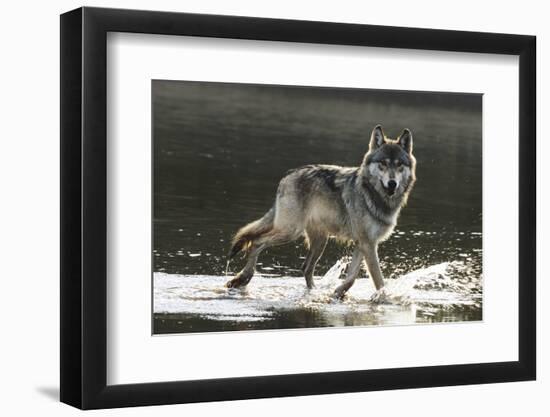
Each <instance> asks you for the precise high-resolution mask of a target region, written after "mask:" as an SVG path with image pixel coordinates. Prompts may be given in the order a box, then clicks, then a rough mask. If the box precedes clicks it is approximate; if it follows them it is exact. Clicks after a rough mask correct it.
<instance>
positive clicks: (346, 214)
mask: <svg viewBox="0 0 550 417" xmlns="http://www.w3.org/2000/svg"><path fill="white" fill-rule="evenodd" d="M412 145H413V137H412V133H411V132H410V131H409V130H408V129H405V130H404V131H403V133H401V135H400V136H399V137H398V138H397V139H396V140H391V139H388V138H387V137H386V136H385V134H384V131H383V129H382V127H381V126H380V125H378V126H376V127H375V128H374V129H373V131H372V133H371V140H370V146H369V150H368V152H367V154H366V155H365V157H364V158H363V162H362V164H361V166H359V167H340V166H335V165H308V166H305V167H302V168H298V169H294V170H291V171H289V172H288V173H287V174H286V176H285V177H284V178H283V179H282V180H281V181H280V183H279V187H278V189H277V197H276V200H275V204H274V206H273V207H272V208H271V209H270V210H269V211H268V212H267V213H266V214H265V215H264V216H263V217H262V218H261V219H259V220H256V221H254V222H252V223H249V224H247V225H246V226H244V227H243V228H241V229H240V230H239V231H238V232H237V234H236V235H235V237H234V238H233V244H232V248H231V252H230V258H232V257H233V256H235V255H236V254H237V253H239V252H241V251H245V252H246V254H247V262H246V265H245V267H244V268H243V269H242V270H241V271H240V272H239V273H238V274H237V275H236V276H235V277H234V278H233V279H231V280H230V281H228V282H227V284H226V286H227V287H241V286H244V285H246V284H248V282H249V281H250V279H251V278H252V276H253V275H254V272H255V266H256V262H257V260H258V256H259V254H260V253H261V252H262V251H263V250H264V249H265V248H267V247H270V246H276V245H282V244H285V243H288V242H292V241H294V240H296V239H298V238H300V237H302V236H304V237H305V238H306V244H307V245H308V248H309V251H308V254H307V256H306V260H305V262H304V264H303V265H302V270H303V271H304V275H305V279H306V284H307V286H308V288H312V287H313V285H314V283H313V272H314V269H315V265H316V264H317V262H318V260H319V258H320V257H321V255H322V254H323V251H324V249H325V246H326V243H327V241H328V238H329V237H330V236H333V237H336V238H337V239H339V240H341V241H346V242H353V243H354V244H355V249H354V254H353V259H352V262H351V265H350V267H349V268H348V272H347V277H346V279H345V280H344V282H343V283H342V284H341V285H340V286H339V287H338V288H337V289H336V290H335V293H334V294H335V296H336V297H338V298H340V297H342V296H343V295H344V294H345V293H346V291H347V290H348V289H349V288H351V286H352V285H353V283H354V281H355V279H356V277H357V275H358V274H359V271H360V269H361V268H360V266H361V264H362V262H363V260H365V261H366V264H367V268H368V270H369V275H370V277H371V278H372V279H373V281H374V285H375V286H376V288H377V289H380V288H382V287H383V285H384V280H383V276H382V272H381V270H380V264H379V261H378V243H380V242H381V241H383V240H385V239H387V238H388V237H389V236H390V234H391V233H392V231H393V229H394V227H395V225H396V223H397V218H398V216H399V212H400V210H401V208H402V207H403V206H404V205H405V204H406V202H407V198H408V196H409V193H410V191H411V189H412V187H413V185H414V182H415V181H416V177H415V168H416V160H415V158H414V156H413V154H412Z"/></svg>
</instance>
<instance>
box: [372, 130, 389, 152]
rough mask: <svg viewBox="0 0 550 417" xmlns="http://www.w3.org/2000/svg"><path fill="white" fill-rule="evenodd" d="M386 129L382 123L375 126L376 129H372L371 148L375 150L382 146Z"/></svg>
mask: <svg viewBox="0 0 550 417" xmlns="http://www.w3.org/2000/svg"><path fill="white" fill-rule="evenodd" d="M385 137H386V135H384V131H383V130H382V126H381V125H376V126H374V129H372V133H371V135H370V145H369V149H371V150H374V149H376V148H378V147H380V146H382V145H383V144H384V142H385Z"/></svg>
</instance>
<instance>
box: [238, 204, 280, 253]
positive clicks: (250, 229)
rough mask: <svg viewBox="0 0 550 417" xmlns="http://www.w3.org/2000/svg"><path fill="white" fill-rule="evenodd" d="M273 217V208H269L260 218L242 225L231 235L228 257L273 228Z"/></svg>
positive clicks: (245, 247)
mask: <svg viewBox="0 0 550 417" xmlns="http://www.w3.org/2000/svg"><path fill="white" fill-rule="evenodd" d="M274 219H275V208H271V209H270V210H269V211H268V212H267V213H266V214H264V216H263V217H262V218H261V219H258V220H255V221H253V222H251V223H248V224H247V225H246V226H243V227H241V228H240V229H239V231H238V232H237V233H236V234H235V236H234V237H233V240H232V242H231V250H230V251H229V259H232V258H233V257H234V256H235V255H237V254H238V253H239V252H241V251H242V250H246V249H247V248H248V247H249V246H250V244H252V242H253V241H254V240H256V239H258V238H259V237H260V236H262V235H263V234H265V233H267V232H269V231H270V230H272V229H273V220H274Z"/></svg>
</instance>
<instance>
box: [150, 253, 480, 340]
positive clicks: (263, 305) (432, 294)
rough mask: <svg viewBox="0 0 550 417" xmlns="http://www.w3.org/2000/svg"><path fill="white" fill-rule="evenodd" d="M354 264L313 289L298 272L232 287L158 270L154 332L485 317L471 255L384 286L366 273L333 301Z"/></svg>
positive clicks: (337, 268) (338, 268)
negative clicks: (343, 278) (470, 261)
mask: <svg viewBox="0 0 550 417" xmlns="http://www.w3.org/2000/svg"><path fill="white" fill-rule="evenodd" d="M347 262H349V258H343V259H342V260H339V261H338V262H336V264H335V265H334V266H333V267H332V268H331V269H330V270H329V271H327V273H326V274H325V275H324V276H323V277H316V279H315V288H313V289H312V290H308V289H307V288H306V287H305V283H304V280H303V279H299V278H296V277H273V276H262V275H260V276H255V277H254V279H253V280H252V281H251V283H250V284H249V285H248V286H247V288H245V289H227V288H224V287H223V284H224V283H225V281H226V279H227V278H226V277H225V276H208V275H190V276H189V275H176V274H165V273H155V274H154V288H155V290H154V305H155V318H154V329H155V333H170V332H205V331H225V330H237V329H238V330H243V329H248V330H253V329H272V328H279V329H282V328H300V327H326V326H368V325H403V324H413V323H425V322H457V321H470V320H481V311H482V309H481V307H482V282H481V279H480V276H479V274H475V273H472V265H471V264H469V263H468V261H456V262H452V263H442V264H438V265H433V266H430V267H428V268H423V269H419V270H416V271H412V272H409V273H407V274H405V275H403V276H402V277H400V278H397V279H390V280H388V281H387V283H386V286H385V287H384V289H383V290H381V291H376V290H375V288H374V286H373V285H372V281H371V280H370V279H368V278H367V279H359V280H357V281H356V283H355V285H354V286H353V287H352V289H351V290H350V291H349V293H348V294H347V295H346V297H345V298H344V299H343V300H341V301H339V300H334V299H333V298H332V292H333V291H334V289H335V288H336V287H337V286H338V284H339V281H340V278H341V277H342V275H343V274H344V272H345V266H346V264H347Z"/></svg>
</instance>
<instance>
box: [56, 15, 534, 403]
mask: <svg viewBox="0 0 550 417" xmlns="http://www.w3.org/2000/svg"><path fill="white" fill-rule="evenodd" d="M535 103H536V97H535V38H534V37H532V36H525V35H508V34H492V33H474V32H458V31H445V30H431V29H414V28H398V27H383V26H371V25H356V24H340V23H327V22H310V21H292V20H277V19H263V18H251V17H237V16H215V15H198V14H185V13H168V12H150V11H135V10H115V9H99V8H80V9H77V10H74V11H71V12H68V13H66V14H63V15H62V16H61V164H62V166H61V199H62V201H61V210H62V211H61V267H62V268H61V312H60V313H61V401H63V402H65V403H68V404H71V405H73V406H76V407H79V408H83V409H90V408H110V407H123V406H137V405H154V404H171V403H185V402H199V401H217V400H233V399H246V398H263V397H276V396H296V395H312V394H324V393H341V392H353V391H368V390H386V389H399V388H417V387H433V386H444V385H461V384H478V383H493V382H505V381H522V380H532V379H535V375H536V352H535V337H536V332H535V328H536V317H535V282H536V276H535V245H536V241H535V231H536V216H535V214H536V211H535V200H536V195H535V172H536V165H535V163H536V158H535V152H536V148H535V130H536V129H535Z"/></svg>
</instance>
